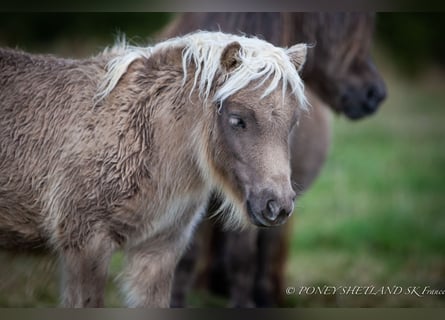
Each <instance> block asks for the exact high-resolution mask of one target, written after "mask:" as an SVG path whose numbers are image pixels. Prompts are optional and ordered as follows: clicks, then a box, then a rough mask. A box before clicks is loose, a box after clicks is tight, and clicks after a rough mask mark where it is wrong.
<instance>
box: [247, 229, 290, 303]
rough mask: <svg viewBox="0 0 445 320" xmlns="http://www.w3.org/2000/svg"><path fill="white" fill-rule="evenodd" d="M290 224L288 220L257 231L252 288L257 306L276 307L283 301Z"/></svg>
mask: <svg viewBox="0 0 445 320" xmlns="http://www.w3.org/2000/svg"><path fill="white" fill-rule="evenodd" d="M291 225H292V223H291V221H288V222H287V223H286V224H285V225H282V226H280V227H277V228H273V229H263V230H259V232H258V237H257V240H258V243H257V244H258V250H257V252H258V254H257V260H256V263H257V272H256V274H255V281H254V290H253V296H254V300H255V304H256V306H257V307H276V306H282V305H283V303H284V288H285V269H286V261H287V258H288V256H289V240H290V234H291V230H292V227H291Z"/></svg>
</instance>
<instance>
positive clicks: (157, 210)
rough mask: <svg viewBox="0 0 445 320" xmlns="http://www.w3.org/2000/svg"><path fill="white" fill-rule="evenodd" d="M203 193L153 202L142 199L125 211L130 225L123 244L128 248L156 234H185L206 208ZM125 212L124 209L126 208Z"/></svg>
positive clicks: (204, 194)
mask: <svg viewBox="0 0 445 320" xmlns="http://www.w3.org/2000/svg"><path fill="white" fill-rule="evenodd" d="M206 199H207V197H206V193H205V192H204V193H202V194H190V195H185V196H176V197H172V198H171V199H170V200H169V201H164V202H157V201H153V200H150V199H144V200H142V201H140V203H138V205H137V206H136V207H133V208H132V209H131V210H127V212H126V213H125V216H126V217H127V221H131V222H125V224H127V223H129V224H131V225H132V227H131V228H129V230H132V231H131V233H130V234H128V235H127V237H126V238H127V240H128V241H127V244H128V245H130V246H132V245H136V244H138V243H141V242H144V241H147V240H148V239H150V238H154V237H156V236H158V235H160V234H177V233H182V232H187V230H188V229H190V227H191V225H193V224H195V223H196V221H198V220H199V217H200V216H201V215H202V214H203V213H204V211H205V207H206V203H207V201H206ZM127 209H128V208H127Z"/></svg>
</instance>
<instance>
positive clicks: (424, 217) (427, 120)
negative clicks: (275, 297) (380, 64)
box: [288, 70, 445, 307]
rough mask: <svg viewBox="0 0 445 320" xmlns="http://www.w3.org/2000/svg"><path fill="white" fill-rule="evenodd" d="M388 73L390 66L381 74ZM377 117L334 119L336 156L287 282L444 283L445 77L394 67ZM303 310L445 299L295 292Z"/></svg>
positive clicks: (296, 246) (303, 207)
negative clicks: (409, 76) (411, 75)
mask: <svg viewBox="0 0 445 320" xmlns="http://www.w3.org/2000/svg"><path fill="white" fill-rule="evenodd" d="M383 71H385V70H383ZM385 79H386V81H387V84H388V91H389V97H388V99H387V101H386V102H385V103H384V105H383V106H382V108H381V110H380V111H379V112H378V114H377V115H376V116H374V117H372V118H369V119H367V120H364V121H360V122H356V123H352V122H350V121H347V120H345V119H343V118H337V119H335V122H334V139H333V146H332V150H331V154H330V156H329V159H328V161H327V163H326V166H325V167H324V170H323V172H322V174H321V176H320V178H319V179H318V180H317V181H316V182H315V184H314V185H313V187H312V188H311V190H310V191H309V192H308V193H307V194H306V195H305V196H304V197H303V198H302V199H301V202H300V203H299V204H298V208H297V214H296V219H295V221H294V223H295V233H294V236H293V239H292V259H291V263H290V264H289V266H288V275H289V283H290V284H291V285H294V286H295V287H297V288H299V287H300V286H314V285H315V286H316V285H334V286H354V285H361V286H366V285H369V286H371V285H373V286H375V287H376V288H377V287H379V286H393V285H396V286H401V287H403V288H407V287H409V286H420V287H422V288H423V287H424V286H430V287H431V288H436V289H445V210H444V207H445V171H444V169H445V125H444V123H445V108H444V107H445V105H444V102H445V91H444V90H443V89H444V86H443V85H442V86H439V85H437V84H438V83H442V84H443V83H444V80H443V79H440V78H436V77H434V76H433V77H428V78H425V79H423V81H418V82H407V81H406V80H403V79H402V78H398V77H396V76H395V75H394V73H391V72H386V74H385ZM289 303H291V304H297V305H300V306H336V305H340V306H398V307H403V306H442V307H443V306H445V295H442V296H434V295H429V296H426V297H423V298H420V297H417V296H415V295H403V294H402V295H389V294H387V295H375V296H373V295H366V296H365V295H361V296H357V295H336V296H330V295H308V294H306V295H293V296H290V297H289Z"/></svg>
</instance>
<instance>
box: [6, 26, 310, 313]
mask: <svg viewBox="0 0 445 320" xmlns="http://www.w3.org/2000/svg"><path fill="white" fill-rule="evenodd" d="M305 54H306V47H305V45H296V46H293V47H291V48H289V49H282V48H277V47H274V46H272V45H271V44H269V43H267V42H265V41H262V40H259V39H256V38H246V37H238V36H233V35H228V34H223V33H211V32H198V33H194V34H190V35H187V36H184V37H180V38H174V39H171V40H168V41H165V42H161V43H159V44H157V45H156V46H154V47H148V48H136V47H128V46H120V47H119V46H118V47H115V48H113V49H111V50H109V51H106V52H104V53H103V54H101V55H99V56H97V57H94V58H91V59H87V60H82V61H75V60H65V59H59V58H55V57H51V56H37V55H30V54H26V53H22V52H17V51H12V50H0V83H1V87H0V139H1V140H0V234H1V235H2V236H1V237H0V240H1V242H0V246H2V247H8V248H27V247H36V246H48V247H50V248H52V249H53V250H54V251H56V252H57V253H58V255H59V256H60V260H61V262H62V266H63V269H62V270H63V283H64V286H63V294H62V298H63V304H64V305H65V306H71V307H87V306H88V307H91V306H101V305H103V291H104V286H105V281H106V275H107V268H108V263H109V259H110V257H111V255H112V253H113V251H114V250H116V249H117V248H124V249H125V252H126V258H127V260H128V261H127V267H126V271H125V272H124V276H123V279H124V289H125V291H126V293H127V303H128V305H130V306H158V307H166V306H168V305H169V296H170V286H171V281H172V277H173V272H174V269H175V266H176V263H177V260H178V259H179V257H180V256H181V253H182V251H183V250H184V248H185V246H186V244H187V243H188V240H189V238H190V235H191V233H192V229H193V227H194V225H195V224H196V223H197V221H198V220H199V218H200V215H201V213H202V212H204V208H203V204H205V203H206V202H207V199H208V198H209V196H210V193H211V192H212V191H213V190H217V191H218V192H219V193H220V194H221V195H222V196H223V197H224V199H225V202H224V204H223V205H224V206H225V207H228V208H230V210H229V216H228V217H227V218H228V223H229V224H232V225H233V224H243V223H244V222H245V221H246V220H248V219H250V220H251V221H252V222H253V223H254V224H256V225H260V226H272V225H279V224H281V223H283V222H284V221H285V220H286V219H287V217H288V216H289V215H290V214H291V213H292V210H293V201H294V198H295V192H294V191H293V190H292V187H291V183H290V168H289V153H288V135H289V132H290V131H291V128H292V126H293V124H294V123H295V122H296V119H297V117H298V115H299V111H300V110H301V108H303V107H304V105H305V97H304V94H303V84H302V81H301V79H300V77H299V75H298V72H297V71H298V70H300V68H301V66H302V64H303V62H304V59H305ZM295 106H299V107H295Z"/></svg>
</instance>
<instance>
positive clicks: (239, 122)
mask: <svg viewBox="0 0 445 320" xmlns="http://www.w3.org/2000/svg"><path fill="white" fill-rule="evenodd" d="M229 124H230V125H231V126H232V127H233V128H240V129H245V128H246V123H245V122H244V120H243V119H241V118H240V117H238V116H234V115H231V116H230V117H229Z"/></svg>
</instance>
